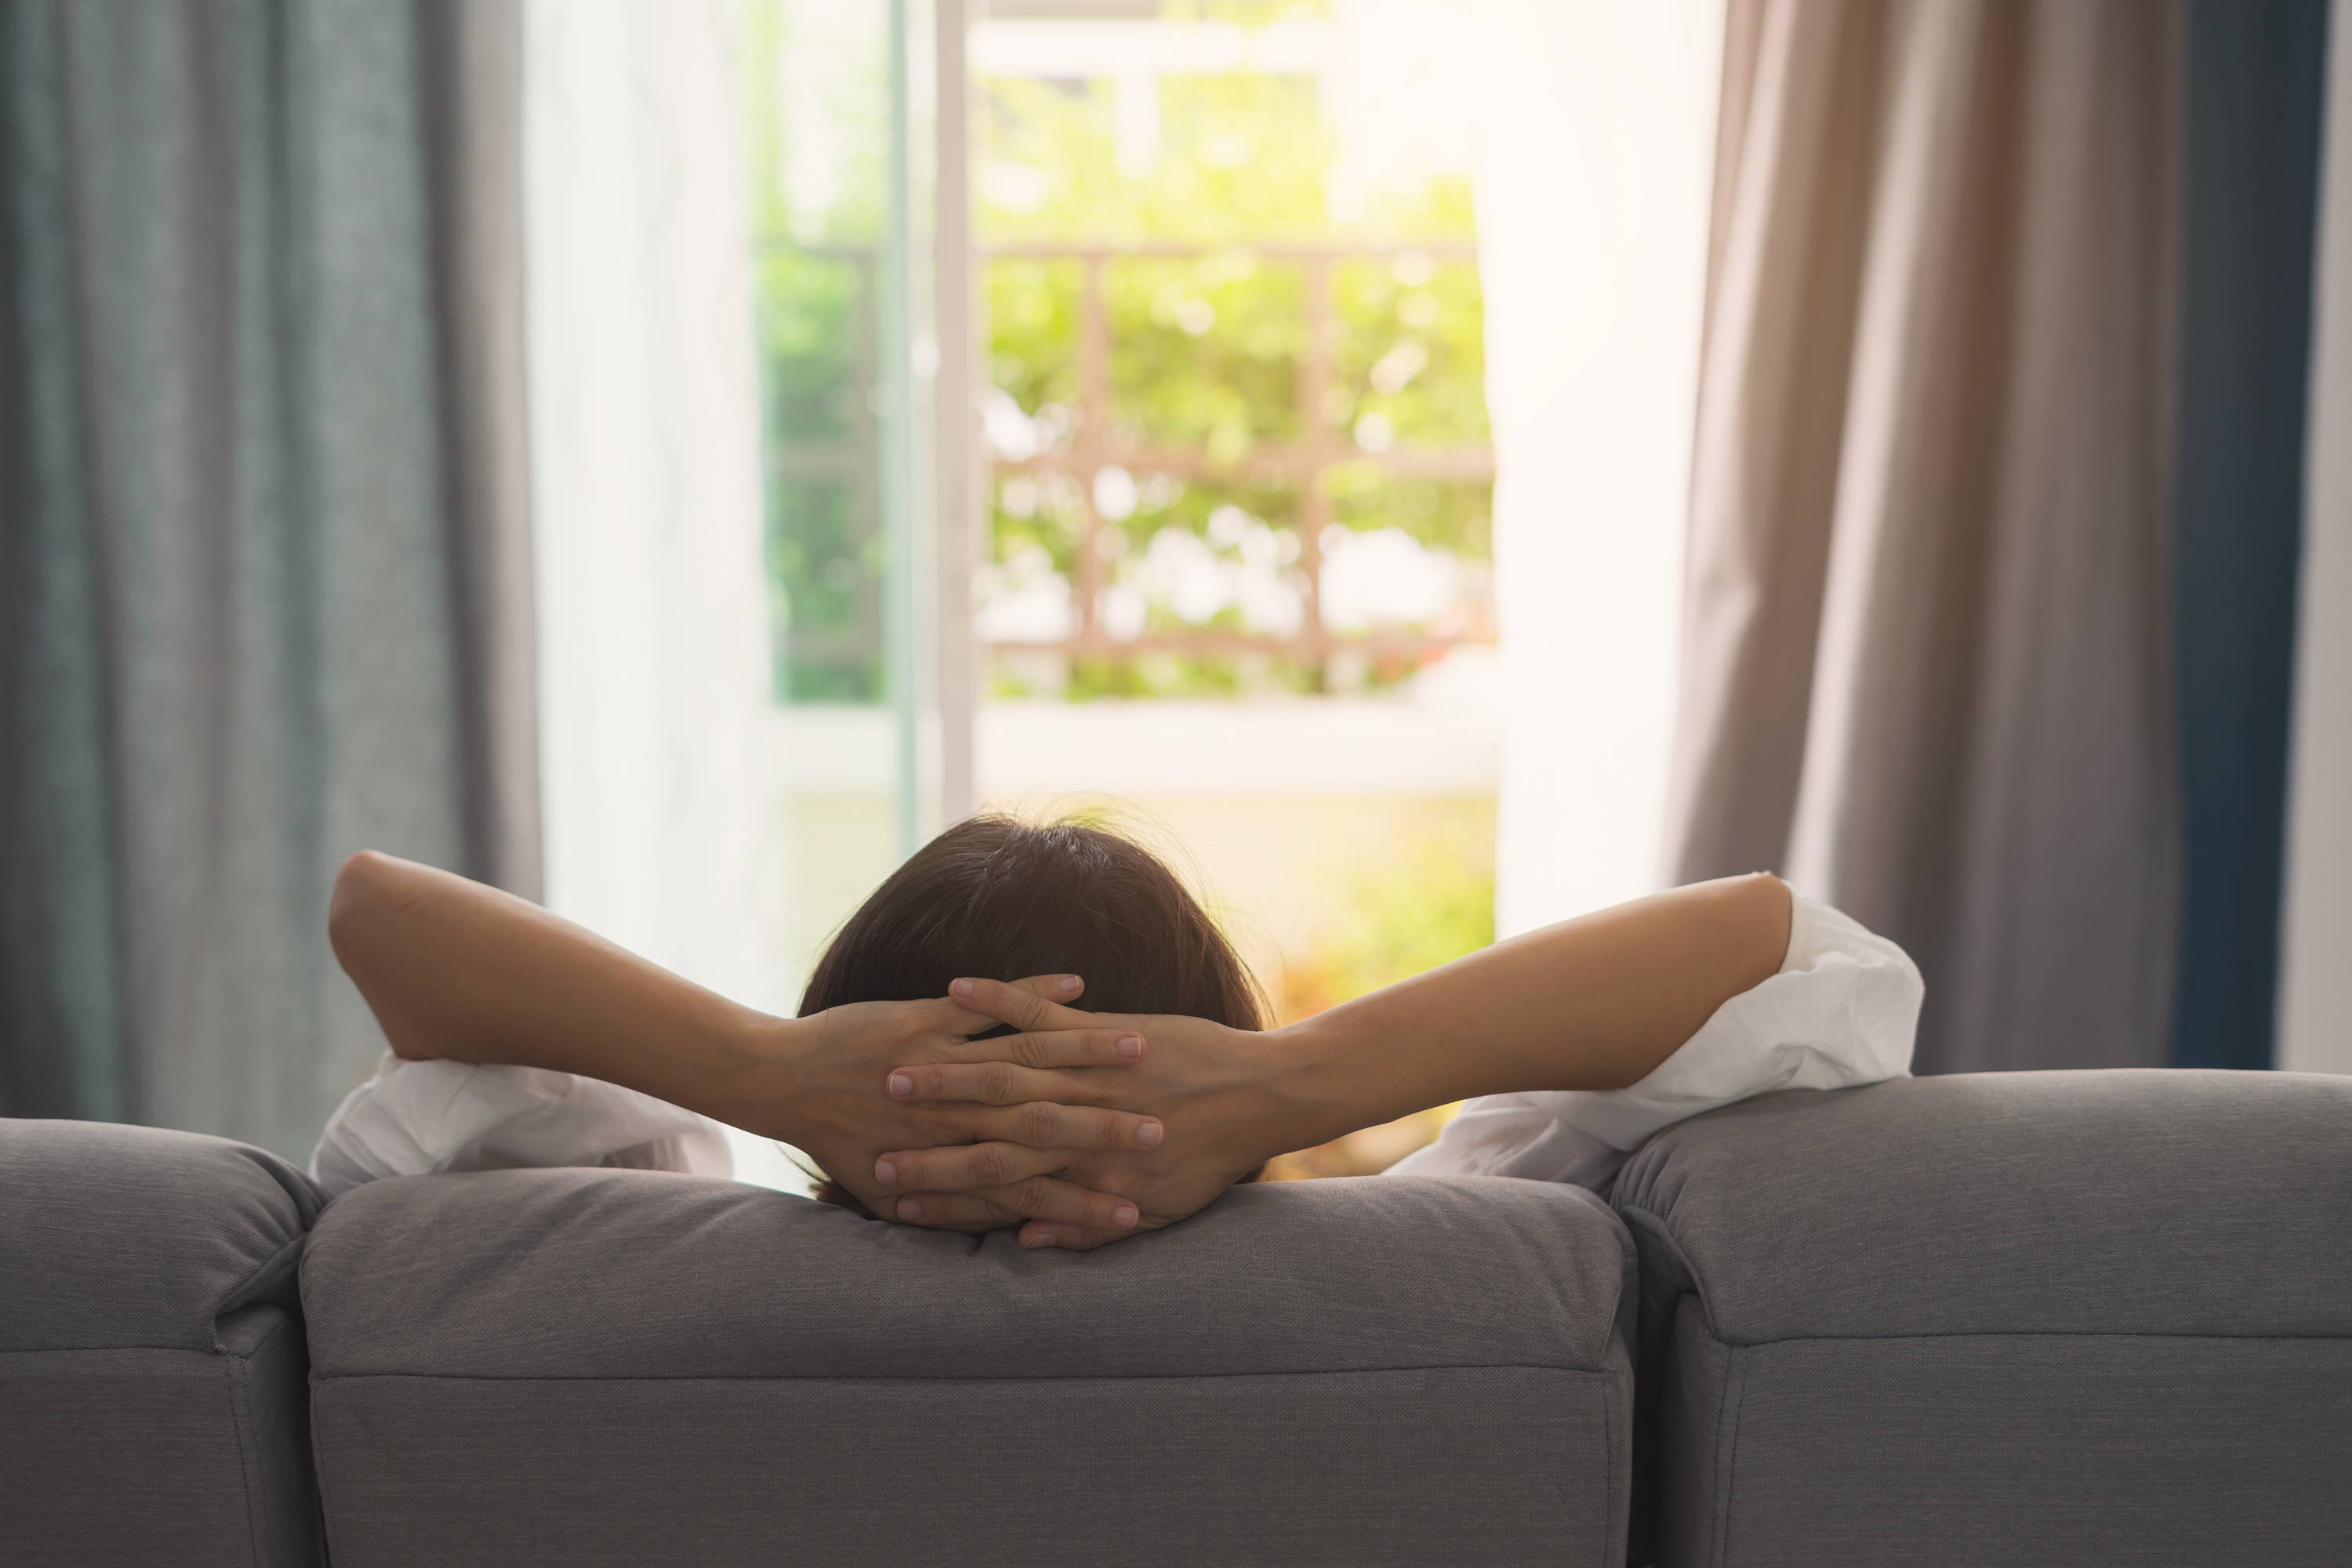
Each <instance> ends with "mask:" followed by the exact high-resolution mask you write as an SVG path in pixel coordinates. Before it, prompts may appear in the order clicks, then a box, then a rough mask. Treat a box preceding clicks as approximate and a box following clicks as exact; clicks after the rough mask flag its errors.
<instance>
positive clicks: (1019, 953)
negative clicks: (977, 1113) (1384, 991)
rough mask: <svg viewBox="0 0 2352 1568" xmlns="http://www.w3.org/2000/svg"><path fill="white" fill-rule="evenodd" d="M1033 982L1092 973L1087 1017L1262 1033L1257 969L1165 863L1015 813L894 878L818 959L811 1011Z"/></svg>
mask: <svg viewBox="0 0 2352 1568" xmlns="http://www.w3.org/2000/svg"><path fill="white" fill-rule="evenodd" d="M1032 974H1077V975H1082V976H1084V977H1085V979H1086V983H1087V989H1086V993H1085V994H1084V995H1083V996H1081V997H1080V998H1079V1000H1078V1004H1077V1005H1079V1006H1081V1007H1084V1008H1086V1009H1087V1010H1088V1011H1089V1012H1097V1013H1189V1014H1192V1016H1196V1017H1202V1018H1207V1019H1210V1020H1212V1021H1213V1022H1216V1023H1220V1024H1224V1025H1228V1026H1232V1027H1234V1028H1238V1029H1257V1028H1263V1027H1265V1006H1264V1003H1263V1001H1262V999H1261V997H1260V995H1259V993H1258V990H1257V986H1256V984H1255V982H1253V981H1252V980H1251V978H1250V973H1249V971H1248V969H1247V968H1246V967H1244V965H1243V963H1242V962H1241V960H1240V958H1239V957H1238V956H1237V955H1236V954H1235V953H1234V949H1233V944H1232V943H1230V942H1227V941H1226V940H1225V937H1224V933H1223V931H1219V930H1218V929H1217V924H1216V922H1215V921H1213V920H1211V919H1210V918H1209V914H1208V911H1207V910H1203V909H1202V908H1201V905H1200V902H1199V900H1195V899H1194V898H1193V897H1192V894H1191V893H1190V892H1188V891H1186V890H1185V888H1184V884H1183V883H1182V882H1181V881H1179V880H1178V879H1177V878H1176V875H1175V873H1174V872H1172V871H1171V870H1170V869H1169V868H1167V867H1166V866H1165V865H1163V864H1162V863H1161V862H1160V859H1159V858H1158V857H1156V856H1154V855H1153V854H1152V853H1151V852H1150V850H1148V849H1146V848H1144V847H1142V846H1141V845H1139V844H1137V843H1135V842H1134V841H1133V840H1131V839H1129V838H1125V837H1120V836H1119V835H1118V834H1116V833H1112V832H1109V831H1107V830H1105V829H1103V828H1099V827H1093V826H1087V825H1085V824H1083V823H1079V822H1072V821H1063V822H1055V823H1049V824H1045V825H1044V826H1031V825H1029V824H1027V823H1023V822H1017V821H1014V820H1013V818H1011V817H1004V816H975V817H972V818H971V819H969V820H968V821H964V822H960V823H958V824H956V825H955V826H953V827H950V828H949V829H948V830H947V831H946V832H944V833H942V834H940V836H939V837H937V838H934V839H932V840H931V841H930V842H929V844H926V845H925V846H923V847H922V848H920V849H919V850H917V851H916V852H915V854H914V856H913V858H910V859H908V861H907V863H906V864H905V865H903V866H901V867H899V868H898V870H896V871H894V872H892V873H891V875H890V877H889V879H888V880H887V881H885V882H884V883H883V884H882V885H881V886H880V887H879V888H877V889H875V890H874V894H873V896H872V897H870V898H868V899H867V900H866V902H865V903H864V904H862V905H860V906H859V907H858V910H857V912H856V914H854V915H852V916H850V917H849V920H848V921H847V922H846V923H845V924H844V925H843V926H842V928H841V930H840V931H839V932H838V933H836V934H835V937H834V939H833V942H832V943H831V944H830V945H829V946H827V947H826V949H825V951H824V957H822V958H820V959H819V960H818V961H817V965H816V972H815V973H814V974H812V975H811V976H810V977H809V983H808V988H807V990H805V991H804V992H803V993H802V994H801V1013H802V1014H803V1016H806V1015H808V1014H811V1013H820V1012H823V1011H824V1009H825V1008H827V1007H837V1006H840V1005H843V1004H845V1003H849V1002H905V1001H914V1000H918V999H919V998H922V997H926V996H944V995H946V994H947V989H948V983H949V982H950V981H951V980H955V979H957V978H959V977H960V976H964V975H971V976H975V977H984V978H987V979H992V980H1019V979H1022V978H1023V977H1024V976H1027V975H1032Z"/></svg>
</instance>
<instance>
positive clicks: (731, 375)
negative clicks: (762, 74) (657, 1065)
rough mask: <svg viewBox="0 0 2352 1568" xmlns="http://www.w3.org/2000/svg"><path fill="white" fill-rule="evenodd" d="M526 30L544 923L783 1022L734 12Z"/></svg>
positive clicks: (708, 5)
mask: <svg viewBox="0 0 2352 1568" xmlns="http://www.w3.org/2000/svg"><path fill="white" fill-rule="evenodd" d="M524 16H525V26H526V27H527V29H528V32H527V37H528V41H529V45H530V51H529V52H530V63H529V66H528V68H527V71H528V74H527V82H528V91H527V95H526V96H527V98H528V100H529V105H530V108H529V113H528V116H527V123H526V131H525V138H524V143H525V155H526V158H527V161H528V171H529V177H528V179H527V182H526V184H527V186H528V189H529V192H530V199H529V205H528V224H529V232H530V287H529V289H528V294H529V300H530V303H529V321H530V330H529V332H528V343H529V350H530V384H531V459H532V467H533V473H534V476H535V480H536V482H535V484H534V487H533V489H534V496H535V499H536V502H537V508H538V514H539V518H540V528H539V533H538V560H539V570H540V581H541V610H542V618H541V628H540V630H541V650H542V664H543V667H544V669H545V679H544V681H543V682H542V686H541V737H542V741H543V744H544V750H545V757H546V806H547V841H548V877H547V884H548V886H547V893H548V900H547V901H548V905H549V907H550V908H551V909H553V910H556V911H557V912H559V913H561V914H563V915H565V916H567V917H569V918H571V919H572V920H575V921H580V922H581V923H582V924H583V925H586V926H588V927H589V928H591V929H592V930H594V931H599V932H601V933H602V934H604V936H607V937H609V938H611V939H612V940H614V941H615V942H620V943H622V944H623V945H624V946H626V947H628V948H630V949H632V950H634V951H635V952H641V953H644V954H646V956H647V957H649V958H652V959H653V960H655V961H656V963H662V964H666V965H667V966H668V967H670V968H672V969H674V970H676V971H677V972H678V973H682V974H685V975H687V976H688V977H689V978H691V979H693V980H695V981H698V983H700V984H704V985H708V986H709V987H710V988H711V989H713V990H716V991H719V992H721V993H723V994H727V995H730V996H732V997H735V998H736V999H737V1000H739V1001H742V1002H745V1003H747V1004H750V1005H755V1006H761V1007H766V1008H770V1009H772V1010H776V1011H789V1010H790V1008H791V1005H792V1001H793V998H792V997H791V996H789V995H787V994H784V992H783V989H782V977H783V974H784V958H785V948H784V939H783V934H782V932H783V901H784V881H783V877H782V866H781V851H782V845H781V827H782V788H781V779H780V776H779V772H778V768H777V766H776V763H775V760H774V759H773V758H772V756H771V755H770V749H771V746H772V742H773V735H772V731H773V728H774V724H775V717H776V716H775V713H774V708H773V701H772V686H771V683H772V679H773V676H772V671H773V669H774V665H773V663H772V657H771V650H770V645H769V641H768V637H769V629H768V583H767V571H766V562H765V556H764V541H763V535H762V518H761V474H760V464H761V449H760V387H759V365H758V362H757V360H756V357H755V346H754V345H755V342H756V338H755V336H754V334H753V331H752V309H751V266H750V242H749V237H748V234H747V232H746V230H747V224H746V207H747V204H746V201H745V194H746V184H745V180H744V174H743V171H742V163H741V157H740V134H741V132H740V113H739V110H738V104H739V96H738V92H737V87H736V77H735V72H736V71H737V70H738V69H739V68H740V61H739V57H738V55H737V52H736V50H735V47H734V42H733V23H734V19H735V12H734V11H733V9H732V8H731V7H730V5H726V4H725V3H723V0H681V3H679V4H675V5H664V6H659V7H653V6H646V5H637V4H633V3H631V0H529V3H528V4H527V5H526V6H525V10H524Z"/></svg>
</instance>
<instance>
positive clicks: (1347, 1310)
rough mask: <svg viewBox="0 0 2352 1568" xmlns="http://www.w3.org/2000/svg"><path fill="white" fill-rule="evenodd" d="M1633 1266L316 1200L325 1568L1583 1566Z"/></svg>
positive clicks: (1517, 1193) (1419, 1247)
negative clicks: (330, 1560) (1096, 1247)
mask: <svg viewBox="0 0 2352 1568" xmlns="http://www.w3.org/2000/svg"><path fill="white" fill-rule="evenodd" d="M1632 1262H1633V1253H1632V1248H1631V1245H1630V1243H1629V1242H1628V1240H1627V1239H1626V1237H1625V1236H1624V1233H1623V1231H1622V1227H1621V1226H1619V1225H1618V1223H1617V1222H1616V1220H1615V1219H1614V1218H1613V1216H1612V1215H1610V1214H1609V1213H1608V1212H1607V1210H1606V1208H1605V1206H1604V1205H1601V1204H1600V1203H1598V1202H1597V1201H1595V1200H1593V1199H1592V1197H1591V1194H1585V1193H1582V1192H1580V1191H1576V1190H1573V1189H1568V1188H1560V1187H1554V1186H1549V1185H1546V1184H1534V1183H1524V1182H1513V1181H1507V1180H1498V1179H1478V1178H1458V1179H1423V1180H1412V1179H1404V1178H1397V1179H1374V1180H1360V1181H1330V1182H1316V1183H1298V1184H1280V1185H1272V1186H1266V1187H1261V1188H1251V1189H1244V1190H1240V1191H1237V1192H1234V1193H1233V1194H1228V1195H1227V1196H1226V1197H1225V1198H1223V1200H1221V1201H1220V1202H1218V1203H1217V1204H1215V1205H1212V1206H1211V1207H1210V1208H1209V1209H1208V1210H1206V1211H1204V1212H1203V1213H1202V1214H1201V1215H1197V1216H1195V1217H1194V1218H1192V1219H1191V1220H1188V1221H1186V1222H1184V1223H1183V1224H1181V1225H1179V1226H1173V1227H1171V1229H1169V1230H1168V1231H1166V1232H1164V1233H1162V1234H1159V1235H1154V1236H1150V1237H1139V1238H1137V1239H1135V1240H1131V1241H1127V1242H1122V1243H1120V1244H1118V1245H1117V1246H1114V1247H1107V1248H1104V1249H1102V1250H1101V1251H1098V1252H1095V1253H1089V1254H1076V1253H1065V1252H1057V1251H1041V1252H1024V1251H1023V1250H1021V1249H1020V1248H1018V1247H1015V1246H1014V1245H1013V1240H1012V1237H1010V1236H1009V1235H1007V1234H1003V1233H998V1234H995V1235H992V1236H989V1237H965V1236H961V1235H955V1234H950V1233H945V1232H934V1231H923V1230H917V1229H912V1228H908V1227H906V1226H893V1225H886V1224H880V1223H877V1222H874V1221H869V1220H865V1219H861V1218H858V1217H856V1215H851V1214H848V1213H846V1212H844V1211H841V1210H838V1209H832V1208H827V1207H825V1206H824V1205H816V1204H813V1203H810V1202H808V1201H806V1200H804V1199H801V1198H796V1197H792V1196H788V1195H785V1194H775V1193H770V1192H766V1191H762V1190H760V1189H757V1188H751V1187H746V1186H740V1185H736V1184H730V1183H724V1182H714V1181H709V1180H704V1179H698V1178H694V1177H688V1176H678V1175H671V1174H667V1173H647V1172H619V1171H510V1172H495V1173H476V1174H467V1175H438V1176H425V1177H415V1178H410V1179H406V1180H402V1181H393V1182H382V1183H377V1184H372V1185H371V1186H368V1187H364V1188H362V1189H360V1190H358V1191H356V1192H354V1193H352V1194H349V1195H347V1196H346V1197H344V1198H342V1199H340V1200H338V1201H337V1202H336V1203H335V1204H334V1205H331V1207H330V1209H329V1210H328V1212H327V1214H326V1215H325V1217H324V1218H323V1219H322V1221H321V1222H320V1226H319V1229H318V1234H317V1237H316V1238H315V1240H314V1243H313V1245H312V1247H311V1249H310V1254H309V1256H308V1258H307V1261H306V1263H305V1270H304V1286H303V1290H304V1300H305V1303H306V1309H307V1312H308V1316H309V1321H310V1331H311V1342H312V1355H313V1380H314V1382H313V1394H314V1405H315V1408H316V1421H317V1435H318V1436H317V1441H318V1452H319V1460H320V1487H321V1493H322V1497H323V1500H324V1504H325V1510H326V1516H327V1523H328V1531H329V1535H330V1540H331V1547H332V1552H333V1555H334V1558H335V1561H336V1563H338V1564H339V1565H341V1568H352V1565H362V1568H364V1565H365V1564H370V1563H406V1562H418V1561H428V1560H438V1559H442V1558H446V1556H447V1555H448V1554H449V1553H450V1552H452V1551H453V1550H455V1549H456V1548H457V1547H458V1546H460V1545H461V1544H463V1545H467V1549H469V1550H473V1551H475V1552H480V1553H484V1554H486V1555H487V1556H488V1557H490V1558H494V1559H495V1560H497V1561H499V1562H501V1563H606V1562H611V1563H624V1562H642V1561H649V1560H663V1559H675V1560H685V1559H688V1558H690V1559H691V1560H693V1561H697V1562H706V1563H735V1562H741V1563H755V1562H756V1563H770V1562H778V1561H808V1562H839V1563H855V1562H915V1561H953V1562H959V1563H995V1562H1003V1563H1063V1562H1066V1563H1120V1562H1143V1561H1151V1562H1168V1561H1180V1562H1181V1561H1218V1562H1232V1563H1244V1562H1257V1561H1265V1562H1330V1563H1390V1562H1396V1563H1405V1562H1427V1561H1433V1560H1445V1559H1448V1558H1462V1559H1464V1560H1482V1561H1483V1560H1497V1559H1499V1558H1502V1557H1506V1556H1511V1555H1514V1554H1518V1555H1528V1554H1539V1555H1542V1556H1544V1557H1545V1559H1546V1560H1549V1561H1558V1562H1566V1563H1602V1562H1604V1561H1608V1560H1609V1559H1610V1557H1611V1556H1612V1553H1616V1552H1622V1531H1623V1501H1624V1492H1625V1486H1626V1479H1627V1464H1628V1447H1629V1440H1630V1436H1629V1432H1630V1429H1629V1423H1630V1415H1631V1394H1632V1384H1631V1367H1630V1362H1629V1359H1628V1352H1627V1348H1626V1345H1625V1342H1624V1337H1623V1329H1624V1327H1625V1321H1626V1318H1627V1314H1628V1312H1629V1310H1630V1305H1631V1298H1630V1290H1631V1282H1632V1274H1631V1268H1632Z"/></svg>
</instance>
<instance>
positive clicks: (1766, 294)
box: [1669, 0, 2184, 1071]
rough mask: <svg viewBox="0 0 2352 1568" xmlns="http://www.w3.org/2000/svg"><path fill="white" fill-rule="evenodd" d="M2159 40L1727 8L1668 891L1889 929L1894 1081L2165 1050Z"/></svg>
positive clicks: (1781, 8) (1980, 5)
mask: <svg viewBox="0 0 2352 1568" xmlns="http://www.w3.org/2000/svg"><path fill="white" fill-rule="evenodd" d="M2183 22H2184V16H2183V11H2182V7H2181V5H2179V4H2177V3H2173V0H1885V3H1878V0H1868V3H1854V4H1847V3H1844V0H1732V5H1731V7H1730V11H1729V16H1728V23H1729V25H1728V29H1727V40H1726V53H1727V59H1726V73H1725V84H1726V90H1725V99H1724V108H1723V114H1722V121H1721V124H1722V130H1721V132H1720V146H1719V153H1718V163H1717V205H1716V215H1715V241H1714V255H1713V258H1712V268H1711V271H1712V276H1711V279H1710V285H1709V300H1708V314H1707V326H1706V349H1705V358H1704V363H1703V368H1702V372H1701V394H1700V407H1699V416H1698V428H1697V438H1696V448H1695V453H1694V472H1693V493H1692V520H1691V533H1690V555H1689V567H1688V572H1689V578H1688V588H1687V600H1686V631H1685V661H1684V675H1683V694H1682V703H1681V710H1680V719H1679V732H1678V738H1677V747H1676V755H1675V773H1674V784H1673V788H1672V799H1671V802H1670V805H1669V825H1670V827H1669V831H1670V835H1671V844H1672V862H1671V869H1672V871H1673V872H1674V874H1675V876H1676V877H1677V879H1696V878H1702V877H1711V876H1717V875H1723V874H1727V873H1731V872H1739V871H1748V870H1753V869H1756V868H1780V869H1782V870H1783V871H1785V872H1786V874H1787V875H1789V877H1790V879H1792V880H1793V881H1794V882H1796V883H1797V885H1799V886H1800V887H1801V888H1802V889H1805V890H1807V891H1809V892H1812V893H1815V894H1818V895H1820V896H1822V897H1825V898H1827V899H1829V900H1832V901H1834V902H1836V903H1837V904H1839V905H1841V906H1842V907H1843V908H1844V909H1846V910H1849V911H1850V912H1851V913H1853V915H1854V916H1855V917H1856V918H1857V919H1860V920H1862V921H1865V922H1866V923H1868V924H1870V925H1871V926H1873V927H1874V928H1876V929H1878V930H1880V931H1885V932H1886V933H1887V934H1889V935H1891V936H1893V937H1895V938H1896V939H1897V940H1899V941H1901V942H1903V943H1904V944H1905V945H1906V947H1907V948H1909V949H1910V951H1911V952H1913V954H1914V955H1915V956H1916V958H1917V959H1918V961H1919V964H1920V967H1921V969H1922V970H1923V972H1924V973H1926V975H1927V983H1928V990H1929V1005H1928V1007H1927V1015H1926V1017H1925V1018H1924V1019H1923V1022H1922V1025H1921V1029H1920V1038H1919V1047H1918V1055H1917V1058H1916V1065H1917V1067H1918V1068H1919V1070H1922V1071H1950V1070H1969V1069H1984V1068H2041V1067H2128V1066H2153V1065H2159V1064H2161V1063H2162V1062H2164V1061H2165V1060H2166V1059H2167V1056H2168V1046H2169V1041H2168V1018H2169V1014H2170V1009H2171V1003H2172V997H2173V975H2174V963H2175V955H2176V942H2175V936H2176V931H2177V922H2178V889H2179V878H2180V858H2181V854H2180V844H2179V821H2180V811H2181V806H2180V791H2179V780H2178V777H2177V774H2176V770H2175V753H2174V742H2175V716H2174V710H2173V705H2172V693H2173V689H2174V687H2173V673H2172V648H2171V643H2170V630H2171V628H2170V619H2169V613H2168V591H2169V581H2168V579H2169V559H2170V552H2169V533H2168V525H2169V517H2170V510H2171V508H2170V486H2171V479H2172V473H2173V467H2172V448H2173V439H2174V429H2175V423H2174V416H2175V401H2174V400H2175V388H2176V386H2177V378H2176V376H2175V374H2174V359H2175V355H2176V353H2177V349H2176V341H2177V330H2176V321H2177V319H2178V315H2179V278H2180V273H2181V261H2180V244H2179V228H2180V218H2179V208H2180V202H2181V194H2180V185H2181V181H2180V164H2181V157H2180V121H2181V116H2182V101H2181V100H2182V88H2181V83H2182V69H2183V58H2184V48H2183V31H2184V28H2183Z"/></svg>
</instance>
